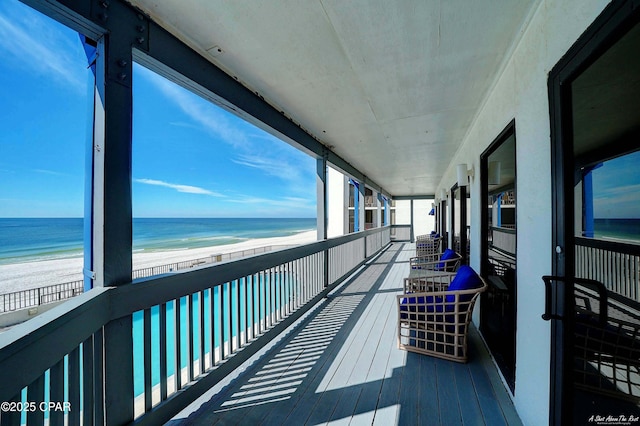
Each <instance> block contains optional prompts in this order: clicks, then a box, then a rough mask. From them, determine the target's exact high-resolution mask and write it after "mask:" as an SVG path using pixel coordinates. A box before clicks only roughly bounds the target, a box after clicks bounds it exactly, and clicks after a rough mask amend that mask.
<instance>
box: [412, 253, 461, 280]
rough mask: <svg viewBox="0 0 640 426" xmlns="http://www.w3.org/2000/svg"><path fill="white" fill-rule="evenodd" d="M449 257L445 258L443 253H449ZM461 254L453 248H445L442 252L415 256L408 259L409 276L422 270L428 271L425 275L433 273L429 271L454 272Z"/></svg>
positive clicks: (419, 273)
mask: <svg viewBox="0 0 640 426" xmlns="http://www.w3.org/2000/svg"><path fill="white" fill-rule="evenodd" d="M447 252H450V253H451V255H450V258H448V259H445V258H444V257H445V255H447V254H449V253H447ZM461 259H462V256H460V255H459V254H458V253H456V252H454V251H453V250H446V251H445V252H444V253H442V254H440V253H434V254H428V255H424V256H415V257H412V258H410V259H409V265H410V268H411V269H410V275H409V278H413V277H414V276H416V277H417V276H420V275H421V273H422V272H428V273H426V274H425V275H433V274H432V273H431V272H437V273H441V272H455V271H456V270H457V269H458V266H460V261H461Z"/></svg>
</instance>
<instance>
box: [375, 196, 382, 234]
mask: <svg viewBox="0 0 640 426" xmlns="http://www.w3.org/2000/svg"><path fill="white" fill-rule="evenodd" d="M381 197H382V194H380V193H379V192H378V193H377V194H376V197H375V199H376V223H375V227H376V228H380V227H381V226H382V207H381V206H382V203H380V198H381Z"/></svg>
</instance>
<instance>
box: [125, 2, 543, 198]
mask: <svg viewBox="0 0 640 426" xmlns="http://www.w3.org/2000/svg"><path fill="white" fill-rule="evenodd" d="M538 2H539V0H492V1H477V0H452V1H450V0H446V1H441V0H440V1H435V0H428V1H426V0H407V1H403V2H390V1H386V0H373V1H372V0H349V1H344V0H305V1H269V2H256V1H253V0H234V1H226V0H181V1H179V2H178V1H159V0H133V1H132V3H133V4H134V5H136V6H137V7H139V8H141V9H142V10H144V11H145V12H146V13H148V14H149V15H150V16H151V17H152V18H153V19H154V20H155V21H156V22H158V23H159V24H160V25H162V26H164V27H165V28H166V29H167V30H169V31H170V32H171V33H173V34H174V35H176V36H177V37H179V38H180V39H181V40H183V41H184V42H186V43H187V44H188V45H190V46H191V47H192V48H194V49H195V50H197V51H198V52H200V53H201V54H202V55H203V56H205V57H206V58H207V59H209V60H210V61H211V62H213V63H214V64H216V65H218V66H219V67H220V68H222V69H223V70H225V71H226V72H227V73H229V74H230V75H232V76H234V77H236V78H237V79H238V80H239V81H240V82H242V83H243V84H244V85H245V86H247V87H248V88H250V89H251V90H252V91H255V92H258V93H259V94H260V95H261V96H263V97H264V99H265V100H266V101H267V102H269V103H270V104H271V105H273V106H274V107H275V108H277V109H278V110H281V111H284V112H285V114H286V115H287V116H289V117H290V118H291V119H292V120H293V121H295V122H296V123H298V124H300V125H301V126H302V127H303V128H304V129H306V130H307V131H308V132H309V133H310V134H311V135H312V136H314V137H316V138H317V139H318V140H320V141H321V142H322V143H323V144H325V145H327V146H329V147H331V149H332V150H333V151H334V152H336V153H337V154H338V155H340V156H341V157H342V158H344V159H345V160H346V161H348V162H349V163H351V164H352V165H354V166H355V167H356V168H358V169H359V170H360V171H361V172H362V173H364V174H365V175H366V176H367V177H369V178H371V179H373V180H374V181H375V182H376V183H377V184H379V185H381V186H382V187H383V188H384V189H385V190H386V191H387V192H389V193H390V194H392V195H396V196H398V195H424V194H433V193H435V192H436V189H437V185H438V184H439V182H440V180H441V178H442V175H443V173H444V172H445V170H446V168H447V167H448V165H449V163H450V162H451V160H452V158H453V156H454V154H455V153H456V151H457V150H458V148H459V146H460V144H461V142H462V140H463V139H464V137H465V134H466V132H467V130H468V128H469V126H470V125H471V123H472V120H473V118H474V116H475V114H476V112H477V110H478V109H479V108H480V106H481V105H482V102H483V99H484V97H485V95H486V94H487V93H488V91H489V89H490V87H491V85H492V84H493V82H494V81H495V80H496V78H497V77H498V75H499V73H500V71H501V68H502V65H503V63H504V61H505V57H507V56H508V55H509V52H510V49H511V47H512V45H513V44H514V43H516V42H517V41H518V40H519V38H520V34H521V32H522V31H523V26H524V25H525V24H526V22H527V19H528V16H529V14H530V11H532V10H533V8H534V7H535V6H536V4H537V3H538Z"/></svg>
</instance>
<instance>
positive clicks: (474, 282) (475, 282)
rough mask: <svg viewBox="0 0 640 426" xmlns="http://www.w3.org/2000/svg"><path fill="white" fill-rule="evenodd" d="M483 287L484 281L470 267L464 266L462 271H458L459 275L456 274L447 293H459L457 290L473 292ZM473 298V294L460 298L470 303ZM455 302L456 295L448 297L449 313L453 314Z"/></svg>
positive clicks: (461, 268)
mask: <svg viewBox="0 0 640 426" xmlns="http://www.w3.org/2000/svg"><path fill="white" fill-rule="evenodd" d="M480 287H482V280H481V279H480V277H479V276H478V274H476V271H474V270H473V269H472V268H471V267H470V266H467V265H462V266H461V267H460V269H458V273H457V274H456V276H455V278H454V279H453V281H451V284H449V288H448V289H447V291H457V290H471V289H474V288H480ZM472 298H473V295H471V294H465V295H462V296H460V301H462V302H468V301H470V300H471V299H472ZM454 302H455V296H454V295H447V311H448V312H452V311H453V310H454V308H453V305H452V303H454Z"/></svg>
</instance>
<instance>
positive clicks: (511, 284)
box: [480, 122, 517, 393]
mask: <svg viewBox="0 0 640 426" xmlns="http://www.w3.org/2000/svg"><path fill="white" fill-rule="evenodd" d="M481 169H482V173H481V179H482V183H481V185H482V199H483V200H485V207H484V208H483V210H482V230H481V231H482V275H483V277H484V278H485V279H486V280H487V282H488V283H489V289H488V291H486V292H485V293H484V294H482V296H481V304H480V330H481V332H482V335H483V337H484V339H485V341H486V342H487V345H488V346H489V349H490V350H491V353H492V355H493V357H494V359H495V360H496V363H497V364H498V367H499V368H500V371H501V372H502V375H503V377H504V379H505V381H506V382H507V384H508V385H509V388H510V389H511V392H513V393H515V369H516V294H517V283H516V263H517V262H516V258H517V256H516V139H515V124H514V122H512V123H511V124H510V125H509V126H508V127H507V128H506V129H505V130H504V131H503V132H502V134H501V135H500V136H498V138H497V139H496V140H495V141H494V142H493V143H492V144H491V145H490V146H489V148H488V149H487V151H485V153H483V155H482V157H481Z"/></svg>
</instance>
